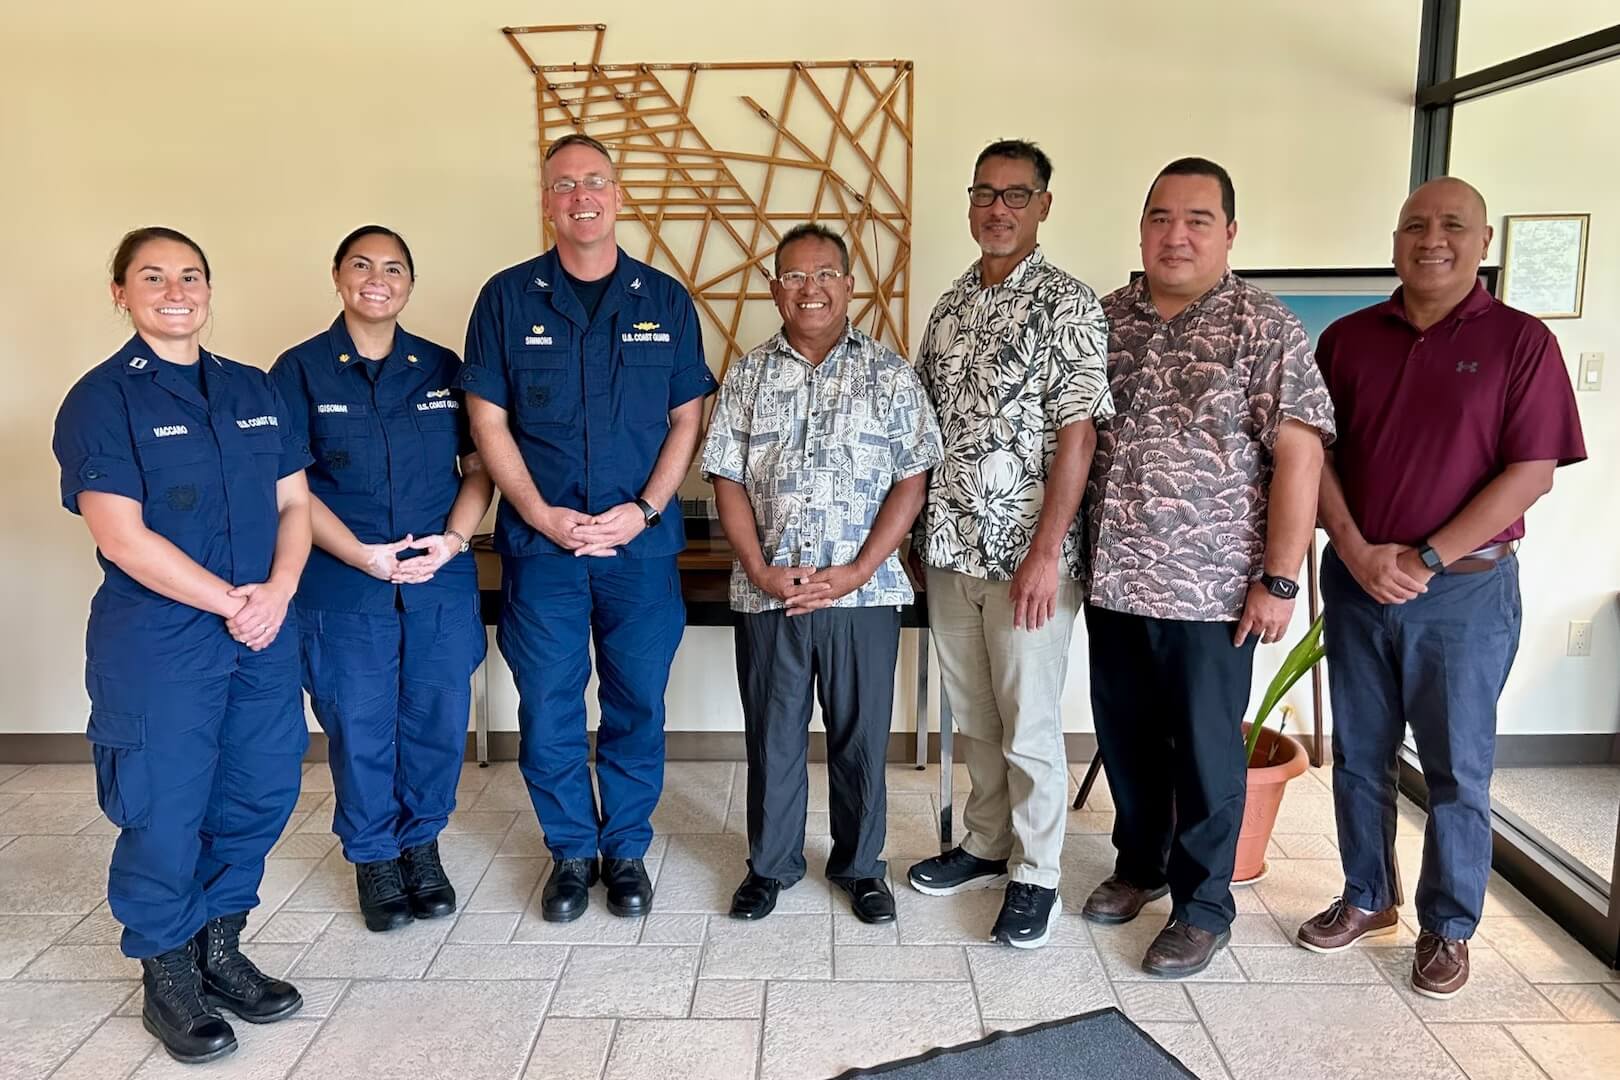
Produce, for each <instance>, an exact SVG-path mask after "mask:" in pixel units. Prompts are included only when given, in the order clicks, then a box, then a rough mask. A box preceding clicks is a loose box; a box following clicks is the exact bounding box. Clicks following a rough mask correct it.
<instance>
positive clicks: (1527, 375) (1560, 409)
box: [1500, 324, 1586, 465]
mask: <svg viewBox="0 0 1620 1080" xmlns="http://www.w3.org/2000/svg"><path fill="white" fill-rule="evenodd" d="M1537 331H1539V333H1538V332H1537ZM1529 338H1530V339H1529V340H1528V341H1526V343H1525V345H1524V346H1523V347H1522V348H1520V349H1518V350H1515V355H1514V358H1513V360H1514V364H1513V370H1512V371H1511V373H1510V374H1509V376H1508V387H1507V402H1506V405H1505V407H1504V409H1503V412H1502V442H1501V450H1500V455H1501V459H1502V462H1503V463H1504V464H1512V463H1513V462H1516V461H1556V462H1558V464H1559V465H1573V464H1575V463H1576V462H1577V461H1585V460H1586V440H1585V437H1584V436H1583V435H1582V434H1581V417H1580V411H1579V409H1578V408H1577V407H1576V405H1575V391H1574V388H1573V387H1572V386H1571V385H1570V381H1569V373H1568V372H1567V371H1566V370H1565V368H1564V354H1563V352H1562V351H1561V350H1560V349H1559V348H1558V339H1557V338H1555V337H1553V335H1552V332H1551V331H1549V330H1548V329H1547V328H1546V327H1544V326H1540V325H1539V324H1538V325H1537V326H1536V327H1535V328H1534V329H1532V330H1531V331H1530V332H1529Z"/></svg>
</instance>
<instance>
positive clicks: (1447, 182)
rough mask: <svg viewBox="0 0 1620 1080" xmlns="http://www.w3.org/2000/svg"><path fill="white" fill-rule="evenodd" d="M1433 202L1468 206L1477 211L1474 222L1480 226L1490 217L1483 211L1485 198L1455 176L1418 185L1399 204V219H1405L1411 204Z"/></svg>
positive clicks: (1472, 186) (1439, 177)
mask: <svg viewBox="0 0 1620 1080" xmlns="http://www.w3.org/2000/svg"><path fill="white" fill-rule="evenodd" d="M1434 201H1440V202H1442V203H1450V204H1453V205H1461V204H1464V203H1466V204H1468V205H1469V206H1470V207H1471V208H1472V209H1473V210H1475V211H1477V217H1475V220H1476V221H1478V222H1479V223H1480V224H1481V225H1483V224H1485V222H1486V221H1487V220H1488V218H1489V216H1490V215H1489V214H1487V213H1486V211H1485V196H1483V195H1481V194H1480V193H1479V189H1478V188H1476V187H1475V186H1474V185H1473V184H1470V183H1469V182H1468V181H1466V180H1460V179H1458V178H1457V177H1455V176H1437V177H1435V178H1434V179H1433V180H1430V181H1428V182H1427V183H1424V184H1419V185H1418V187H1417V190H1416V191H1413V192H1412V194H1410V195H1408V196H1407V197H1406V201H1405V202H1404V203H1402V204H1401V219H1402V220H1403V221H1404V220H1405V219H1406V213H1407V211H1408V210H1409V209H1411V207H1412V204H1413V203H1422V204H1428V203H1430V202H1434Z"/></svg>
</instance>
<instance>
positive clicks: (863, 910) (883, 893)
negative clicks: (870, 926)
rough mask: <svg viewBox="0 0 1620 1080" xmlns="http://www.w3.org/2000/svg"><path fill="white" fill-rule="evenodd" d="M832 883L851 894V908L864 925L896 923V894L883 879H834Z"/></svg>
mask: <svg viewBox="0 0 1620 1080" xmlns="http://www.w3.org/2000/svg"><path fill="white" fill-rule="evenodd" d="M832 883H833V884H834V885H836V886H838V887H839V888H840V889H843V890H844V892H846V893H848V894H849V907H850V910H851V911H853V912H854V913H855V917H856V918H857V919H859V920H861V922H864V923H886V922H894V894H893V893H892V892H890V891H889V883H888V882H887V881H884V880H883V879H882V878H876V877H863V878H833V879H832Z"/></svg>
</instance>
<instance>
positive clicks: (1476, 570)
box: [1445, 540, 1519, 574]
mask: <svg viewBox="0 0 1620 1080" xmlns="http://www.w3.org/2000/svg"><path fill="white" fill-rule="evenodd" d="M1518 547H1519V544H1518V542H1517V541H1515V540H1509V541H1508V542H1507V543H1505V544H1491V545H1490V546H1488V547H1482V548H1480V549H1479V550H1478V551H1470V552H1469V553H1468V554H1466V555H1464V556H1463V557H1462V558H1460V559H1457V560H1456V561H1455V562H1449V563H1447V564H1446V570H1445V572H1446V573H1448V574H1480V573H1484V572H1485V571H1486V570H1495V569H1496V564H1497V563H1499V562H1501V561H1502V560H1503V559H1505V558H1507V557H1508V556H1509V555H1512V554H1513V553H1514V552H1515V551H1517V550H1518Z"/></svg>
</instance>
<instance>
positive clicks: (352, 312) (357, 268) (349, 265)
mask: <svg viewBox="0 0 1620 1080" xmlns="http://www.w3.org/2000/svg"><path fill="white" fill-rule="evenodd" d="M332 282H333V284H335V285H336V286H337V291H338V296H339V297H340V298H341V299H342V300H343V310H344V312H345V313H347V314H348V315H349V316H350V317H351V318H354V319H359V320H360V321H361V322H368V323H376V322H389V321H392V320H394V319H396V318H398V317H399V313H400V311H402V310H403V309H404V307H405V303H406V301H408V300H409V299H410V298H411V288H412V286H413V285H414V282H413V281H412V280H411V270H410V265H409V263H408V262H407V261H406V258H405V251H404V249H403V248H401V247H400V246H399V241H397V240H395V239H394V238H393V237H392V236H384V235H382V234H380V233H372V234H370V235H367V236H362V237H361V238H360V239H358V240H356V241H355V242H354V243H352V244H350V245H349V247H348V250H347V251H345V252H344V253H343V257H342V258H341V259H339V260H338V265H337V266H336V267H335V268H334V269H333V270H332Z"/></svg>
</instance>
